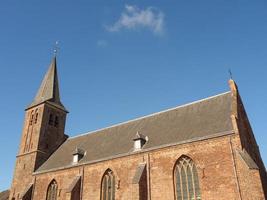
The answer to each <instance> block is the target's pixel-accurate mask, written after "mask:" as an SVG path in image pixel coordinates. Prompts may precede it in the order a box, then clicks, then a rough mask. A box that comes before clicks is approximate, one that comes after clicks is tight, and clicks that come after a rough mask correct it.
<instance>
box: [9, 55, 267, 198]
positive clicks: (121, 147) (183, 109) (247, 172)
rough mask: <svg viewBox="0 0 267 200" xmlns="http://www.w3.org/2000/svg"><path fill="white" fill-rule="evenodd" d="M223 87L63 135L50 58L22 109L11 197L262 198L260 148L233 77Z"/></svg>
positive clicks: (265, 176)
mask: <svg viewBox="0 0 267 200" xmlns="http://www.w3.org/2000/svg"><path fill="white" fill-rule="evenodd" d="M229 86H230V90H229V91H228V92H225V93H221V94H218V95H216V96H212V97H209V98H205V99H202V100H199V101H196V102H193V103H188V104H185V105H182V106H178V107H175V108H171V109H168V110H164V111H161V112H158V113H154V114H151V115H147V116H144V117H141V118H137V119H134V120H130V121H127V122H124V123H120V124H117V125H113V126H110V127H107V128H103V129H100V130H96V131H93V132H89V133H87V134H84V135H79V136H75V137H68V136H67V135H65V133H64V128H65V121H66V116H67V114H68V111H67V110H66V108H65V107H64V105H63V103H62V102H61V100H60V95H59V83H58V74H57V64H56V58H55V57H54V58H53V59H52V62H51V64H50V66H49V69H48V71H47V73H46V75H45V77H44V79H43V81H42V84H41V86H40V88H39V91H38V92H37V95H36V96H35V98H34V100H33V101H32V103H31V104H30V105H29V106H28V107H27V108H26V110H25V121H24V128H23V131H22V137H21V143H20V147H19V151H18V155H17V159H16V166H15V170H14V177H13V182H12V185H11V188H10V190H9V200H30V199H33V200H215V199H219V200H263V199H266V197H267V173H266V169H265V167H264V163H263V161H262V159H261V156H260V151H259V147H258V145H257V143H256V140H255V137H254V135H253V132H252V129H251V126H250V124H249V120H248V117H247V115H246V111H245V108H244V106H243V104H242V100H241V97H240V95H239V92H238V88H237V86H236V84H235V82H234V81H233V80H230V81H229ZM6 198H8V197H6Z"/></svg>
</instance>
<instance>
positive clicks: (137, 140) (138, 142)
mask: <svg viewBox="0 0 267 200" xmlns="http://www.w3.org/2000/svg"><path fill="white" fill-rule="evenodd" d="M133 141H134V151H139V150H141V149H142V147H143V146H144V145H145V143H146V142H147V141H148V137H147V136H144V135H143V134H141V133H139V132H137V133H136V135H135V137H134V138H133Z"/></svg>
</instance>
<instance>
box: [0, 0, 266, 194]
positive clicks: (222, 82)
mask: <svg viewBox="0 0 267 200" xmlns="http://www.w3.org/2000/svg"><path fill="white" fill-rule="evenodd" d="M0 24H1V31H0V91H1V97H2V98H1V100H0V102H1V103H0V110H1V115H0V127H1V140H0V152H1V153H2V161H1V163H0V190H3V189H6V188H8V187H9V186H10V183H11V178H12V175H13V170H14V165H15V156H16V154H17V151H18V145H19V141H20V136H21V131H22V124H23V120H24V108H25V107H26V105H28V104H29V103H30V102H31V101H32V99H33V97H34V95H35V93H36V92H37V89H38V87H39V85H40V82H41V79H42V78H43V76H44V73H45V72H46V70H47V67H48V65H49V63H50V60H51V57H52V49H53V45H54V43H55V41H57V40H59V42H60V52H59V54H58V68H59V69H58V70H59V75H60V86H61V97H62V101H63V103H64V105H65V106H66V107H67V108H68V110H69V111H70V114H69V115H68V119H67V126H66V133H67V134H69V135H70V136H74V135H78V134H81V133H85V132H88V131H90V130H95V129H97V128H101V127H105V126H109V125H111V124H115V123H118V122H122V121H126V120H129V119H133V118H136V117H139V116H143V115H146V114H150V113H153V112H157V111H161V110H164V109H167V108H170V107H174V106H177V105H180V104H183V103H187V102H191V101H194V100H198V99H201V98H205V97H208V96H212V95H215V94H218V93H221V92H224V91H227V90H229V87H228V84H227V81H228V79H229V74H228V69H229V68H231V70H232V73H233V77H234V79H235V80H236V82H237V84H238V86H239V89H240V93H241V96H242V98H243V102H244V104H245V107H246V110H247V113H248V116H249V118H250V122H251V125H252V127H253V130H254V134H255V136H256V139H257V142H258V144H259V147H260V151H261V154H262V157H263V160H264V162H265V165H267V145H266V144H267V137H266V130H267V123H266V116H267V105H266V104H267V103H266V102H267V94H266V93H267V78H266V77H267V37H266V36H267V2H266V1H264V0H262V1H261V0H255V1H246V0H242V1H241V0H232V1H225V0H221V1H220V0H203V1H191V0H188V1H184V0H179V1H171V0H164V1H163V0H158V1H152V0H145V1H144V0H142V1H141V0H140V1H118V0H113V1H109V0H106V1H100V0H97V1H96V0H95V1H93V0H92V1H81V0H76V1H63V0H62V1H52V0H47V1H36V0H28V1H23V2H22V1H12V0H11V1H5V2H4V1H3V2H1V3H0Z"/></svg>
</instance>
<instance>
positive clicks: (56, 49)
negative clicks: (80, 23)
mask: <svg viewBox="0 0 267 200" xmlns="http://www.w3.org/2000/svg"><path fill="white" fill-rule="evenodd" d="M58 51H59V41H56V43H55V46H54V49H53V53H54V56H57V54H58Z"/></svg>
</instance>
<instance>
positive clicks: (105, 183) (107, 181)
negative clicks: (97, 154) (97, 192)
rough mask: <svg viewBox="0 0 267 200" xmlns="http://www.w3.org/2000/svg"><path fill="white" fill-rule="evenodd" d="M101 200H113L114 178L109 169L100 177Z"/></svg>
mask: <svg viewBox="0 0 267 200" xmlns="http://www.w3.org/2000/svg"><path fill="white" fill-rule="evenodd" d="M101 200H115V177H114V174H113V172H112V171H111V170H110V169H108V170H107V171H106V172H105V173H104V175H103V177H102V182H101Z"/></svg>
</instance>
